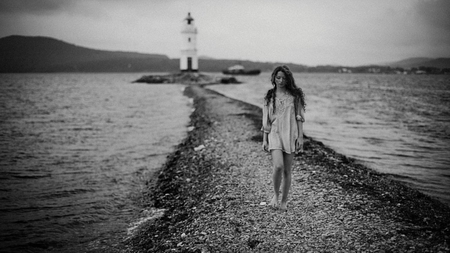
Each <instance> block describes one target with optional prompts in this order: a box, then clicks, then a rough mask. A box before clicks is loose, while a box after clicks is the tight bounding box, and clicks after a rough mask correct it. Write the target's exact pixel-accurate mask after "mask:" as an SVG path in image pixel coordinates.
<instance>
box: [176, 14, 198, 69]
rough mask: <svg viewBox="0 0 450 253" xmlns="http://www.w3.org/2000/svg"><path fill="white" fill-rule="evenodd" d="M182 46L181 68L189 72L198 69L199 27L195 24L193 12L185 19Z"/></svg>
mask: <svg viewBox="0 0 450 253" xmlns="http://www.w3.org/2000/svg"><path fill="white" fill-rule="evenodd" d="M181 35H182V39H183V42H182V48H181V57H180V70H181V71H188V72H197V71H198V57H197V27H195V25H194V19H193V18H192V17H191V13H190V12H189V13H188V16H187V18H185V19H184V21H183V29H182V30H181Z"/></svg>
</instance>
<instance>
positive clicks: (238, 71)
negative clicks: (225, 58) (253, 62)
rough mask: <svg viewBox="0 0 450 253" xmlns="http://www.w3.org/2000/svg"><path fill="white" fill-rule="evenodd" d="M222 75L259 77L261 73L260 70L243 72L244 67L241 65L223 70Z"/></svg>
mask: <svg viewBox="0 0 450 253" xmlns="http://www.w3.org/2000/svg"><path fill="white" fill-rule="evenodd" d="M222 73H224V74H225V75H259V74H260V73H261V70H259V69H252V70H245V68H244V66H242V65H234V66H231V67H229V68H228V69H226V70H223V71H222Z"/></svg>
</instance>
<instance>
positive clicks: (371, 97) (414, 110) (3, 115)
mask: <svg viewBox="0 0 450 253" xmlns="http://www.w3.org/2000/svg"><path fill="white" fill-rule="evenodd" d="M138 77H140V75H139V74H26V75H1V76H0V91H1V92H0V201H1V205H0V222H1V226H0V238H2V240H1V242H0V251H6V250H14V251H18V250H24V249H27V250H30V251H31V252H40V251H44V252H83V251H89V250H92V251H96V250H97V251H98V250H104V252H115V251H116V252H117V250H118V249H119V250H120V246H119V244H120V242H121V240H122V238H123V237H124V236H126V235H127V229H129V228H130V227H132V226H133V223H134V222H136V221H139V218H142V215H143V214H145V215H144V218H145V216H146V215H147V214H150V215H151V214H152V213H157V211H155V212H153V211H152V210H150V211H148V212H142V210H141V207H139V206H138V204H137V203H139V197H140V196H141V195H140V193H141V189H142V188H143V187H144V183H145V180H146V179H147V178H148V177H151V176H152V172H154V171H155V170H156V169H158V168H160V166H161V165H162V163H163V162H164V161H165V159H166V156H167V155H168V154H169V153H170V152H171V151H172V150H173V148H174V145H176V144H178V143H179V142H180V141H181V140H182V139H183V138H184V137H185V135H186V126H187V124H188V121H189V115H190V113H191V110H192V105H191V102H190V100H189V99H188V98H186V97H184V96H183V95H182V89H183V88H184V86H182V85H146V84H134V83H130V82H131V81H133V80H135V79H137V78H138ZM295 78H296V80H297V82H298V84H299V85H300V86H301V87H302V88H303V89H304V91H305V93H306V95H307V102H308V106H307V112H306V113H307V114H306V117H307V123H306V124H305V132H306V134H307V135H310V136H312V137H314V138H316V139H318V140H320V141H323V142H324V143H325V144H326V145H328V146H330V147H332V148H333V149H335V150H336V151H338V152H340V153H343V154H346V155H348V156H351V157H354V158H357V159H358V160H359V161H361V162H362V163H365V164H366V165H368V166H369V167H372V168H374V169H376V170H378V171H381V172H384V173H390V174H393V175H395V177H396V178H397V179H399V180H402V181H404V182H406V183H408V184H411V185H412V186H413V187H415V188H417V189H420V190H421V191H423V192H425V193H427V194H429V195H432V196H435V197H438V198H440V199H441V200H442V201H444V202H446V203H450V197H449V196H450V189H449V186H450V149H449V148H450V137H449V136H450V134H449V131H450V130H449V127H448V126H449V123H450V112H449V108H450V86H449V83H450V77H449V76H400V75H334V74H296V75H295ZM238 79H239V80H241V81H244V82H246V83H245V84H240V85H215V86H210V88H211V89H214V90H217V91H219V92H222V93H224V94H226V95H228V96H230V97H233V98H237V99H240V100H243V101H246V102H249V103H252V104H256V105H258V106H261V102H262V97H263V96H264V93H265V92H266V91H267V89H269V88H270V87H271V85H270V82H269V73H262V74H261V75H260V76H256V77H239V78H238ZM144 220H145V219H144Z"/></svg>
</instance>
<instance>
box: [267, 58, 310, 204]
mask: <svg viewBox="0 0 450 253" xmlns="http://www.w3.org/2000/svg"><path fill="white" fill-rule="evenodd" d="M271 81H272V85H273V86H274V87H273V88H272V89H270V90H269V91H268V92H267V94H266V96H265V98H264V106H263V119H262V121H263V122H262V123H263V127H262V131H263V132H264V136H263V144H262V147H263V149H264V150H265V151H267V152H270V153H271V155H272V162H273V189H274V196H273V198H272V200H271V202H270V205H271V206H273V207H277V206H278V200H279V192H280V185H281V179H282V178H284V180H283V187H282V197H281V205H280V208H281V209H283V210H286V208H287V198H288V194H289V189H290V187H291V167H292V161H293V159H294V154H295V153H297V152H299V151H302V150H303V122H304V121H305V116H304V115H305V106H306V104H305V96H304V94H303V91H302V89H301V88H299V87H297V86H296V85H295V81H294V77H293V76H292V72H291V71H290V70H289V68H288V67H287V66H284V65H283V66H278V67H276V68H275V69H274V71H273V73H272V77H271Z"/></svg>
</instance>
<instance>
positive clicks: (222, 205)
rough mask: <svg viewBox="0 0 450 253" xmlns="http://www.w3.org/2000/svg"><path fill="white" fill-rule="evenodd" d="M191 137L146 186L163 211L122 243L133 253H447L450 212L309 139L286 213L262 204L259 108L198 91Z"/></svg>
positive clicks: (265, 187)
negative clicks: (381, 252) (149, 252)
mask: <svg viewBox="0 0 450 253" xmlns="http://www.w3.org/2000/svg"><path fill="white" fill-rule="evenodd" d="M185 93H186V95H187V96H189V97H192V98H194V106H195V111H194V112H193V113H192V115H191V127H193V130H192V131H190V132H189V133H188V136H187V138H186V139H185V140H184V141H183V142H182V143H181V144H179V145H178V146H177V150H176V151H175V152H174V153H172V154H171V155H170V156H169V157H168V160H167V162H166V164H165V165H164V166H163V167H162V168H161V170H160V172H159V175H158V176H157V177H156V179H155V181H150V182H149V184H148V185H149V186H148V189H147V191H146V193H145V194H144V206H145V208H155V209H158V210H165V212H164V214H163V215H162V216H161V217H159V218H155V219H151V220H150V221H148V222H147V223H144V224H143V225H141V226H140V227H139V228H138V229H137V232H136V233H135V234H134V236H132V237H131V238H129V239H128V240H127V244H128V245H129V247H130V248H131V249H133V252H147V251H154V252H164V251H170V252H254V251H260V252H279V251H287V252H307V251H312V252H316V251H328V252H336V251H341V252H342V251H344V252H355V251H357V252H358V251H369V252H374V251H380V250H381V251H386V252H408V251H413V252H448V251H450V237H449V234H450V208H449V207H448V206H446V205H444V204H443V203H441V202H439V201H437V200H435V199H433V198H431V197H428V196H426V195H424V194H422V193H420V192H418V191H417V190H414V189H411V188H409V187H406V186H405V185H403V184H402V183H400V182H397V181H395V180H393V179H391V178H390V177H389V176H388V175H383V174H379V173H377V172H375V171H373V170H370V169H368V168H366V167H364V166H362V165H360V164H358V163H356V162H355V161H354V160H353V159H350V158H347V157H345V156H343V155H341V154H338V153H336V152H335V151H333V150H332V149H330V148H328V147H326V146H324V145H323V144H322V143H320V142H318V141H315V140H314V139H312V138H310V137H307V142H306V144H305V152H304V153H303V154H300V155H297V156H296V157H295V163H294V168H293V183H292V190H291V192H290V202H289V204H288V211H287V212H282V211H281V210H275V209H272V208H270V207H268V206H267V203H268V201H269V199H270V197H271V192H272V184H271V161H270V155H268V154H267V153H265V152H263V151H262V150H261V133H260V132H259V128H260V119H261V109H260V108H258V107H256V106H253V105H250V104H247V103H244V102H241V101H237V100H233V99H230V98H227V97H225V96H223V95H220V94H218V93H216V92H213V91H210V90H207V89H205V88H202V87H201V86H189V87H187V88H186V90H185Z"/></svg>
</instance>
